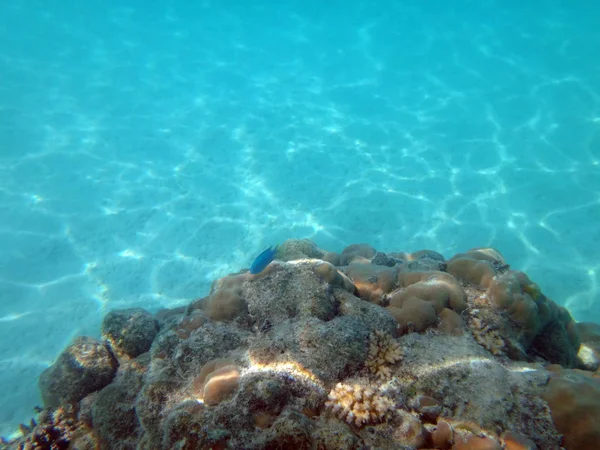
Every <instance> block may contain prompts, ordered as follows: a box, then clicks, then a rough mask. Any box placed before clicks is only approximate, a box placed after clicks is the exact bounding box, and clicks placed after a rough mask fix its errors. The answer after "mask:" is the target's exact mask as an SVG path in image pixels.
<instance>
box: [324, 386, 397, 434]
mask: <svg viewBox="0 0 600 450" xmlns="http://www.w3.org/2000/svg"><path fill="white" fill-rule="evenodd" d="M325 406H327V407H328V408H331V410H332V411H333V413H334V414H335V415H336V416H338V417H339V418H340V419H343V420H345V421H346V422H347V423H349V424H355V425H356V426H359V427H360V426H362V425H364V424H367V423H376V422H380V421H383V420H385V419H386V418H387V417H388V416H389V414H390V413H391V412H392V411H393V409H394V402H393V401H392V399H391V398H390V397H388V396H387V395H385V394H384V393H383V392H381V391H380V390H379V389H375V388H372V387H367V386H363V385H360V384H354V385H349V384H343V383H338V384H337V385H336V386H335V387H334V388H333V389H332V390H331V392H329V400H328V401H327V402H326V403H325Z"/></svg>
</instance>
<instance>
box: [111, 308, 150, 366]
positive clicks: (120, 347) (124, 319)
mask: <svg viewBox="0 0 600 450" xmlns="http://www.w3.org/2000/svg"><path fill="white" fill-rule="evenodd" d="M156 333H158V321H157V320H156V319H155V318H154V317H153V316H152V314H150V313H149V312H148V311H145V310H143V309H141V308H132V309H123V310H118V311H111V312H109V313H108V314H107V315H106V316H105V317H104V320H103V321H102V336H103V337H104V339H106V340H107V341H108V342H109V344H110V346H111V348H112V349H113V350H114V351H115V352H117V353H119V352H122V353H125V354H126V355H128V356H130V357H132V358H135V357H136V356H139V355H141V354H142V353H144V352H147V351H148V350H150V346H151V345H152V341H153V340H154V337H155V336H156Z"/></svg>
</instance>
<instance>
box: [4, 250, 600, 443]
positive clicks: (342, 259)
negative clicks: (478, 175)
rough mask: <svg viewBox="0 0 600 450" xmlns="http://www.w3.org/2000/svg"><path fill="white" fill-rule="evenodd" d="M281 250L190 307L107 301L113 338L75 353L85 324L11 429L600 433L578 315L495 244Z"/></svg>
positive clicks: (82, 438)
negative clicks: (86, 353) (91, 360)
mask: <svg viewBox="0 0 600 450" xmlns="http://www.w3.org/2000/svg"><path fill="white" fill-rule="evenodd" d="M279 257H280V259H279V260H276V261H274V262H272V263H271V264H270V265H269V266H268V267H267V268H266V269H265V270H264V271H263V272H261V273H259V274H254V275H252V274H249V273H248V272H247V271H243V272H241V273H238V274H234V275H230V276H227V277H224V278H222V279H219V280H216V281H215V282H214V283H213V286H212V288H211V291H210V293H209V295H208V296H207V297H205V298H201V299H198V300H195V301H192V302H190V304H189V305H188V306H187V307H185V308H179V309H175V310H163V311H160V312H158V313H157V314H155V315H151V314H150V313H148V312H144V311H140V310H126V311H121V312H112V313H109V315H107V317H106V319H105V323H104V324H103V330H104V337H105V339H106V340H105V342H93V343H88V344H86V345H88V346H89V345H92V346H93V349H95V350H94V351H96V352H98V354H99V355H100V354H102V358H101V359H98V361H97V363H96V365H89V366H87V367H86V366H82V367H77V365H76V364H75V363H76V361H77V358H75V357H74V356H73V355H74V354H75V353H77V352H75V350H78V349H79V347H81V341H76V342H75V343H74V346H71V347H69V348H68V349H67V350H65V352H64V353H63V354H62V355H61V356H60V357H59V358H58V360H57V362H56V363H55V364H54V365H53V366H52V367H51V368H49V369H48V371H47V372H46V373H45V374H44V375H43V376H42V377H41V380H40V388H41V390H42V395H43V398H44V399H45V401H46V404H45V409H43V410H42V412H41V413H40V414H39V416H38V419H37V422H36V421H32V423H31V424H30V425H23V426H22V429H21V431H22V432H23V437H21V438H19V439H18V440H16V441H13V442H11V443H6V444H4V445H5V446H7V447H9V448H49V447H48V445H50V444H49V443H53V444H52V445H55V447H56V448H68V446H69V445H70V446H71V448H79V449H88V448H89V449H92V448H103V449H104V448H106V449H241V448H243V449H257V450H258V449H275V448H294V449H363V448H382V449H387V448H389V449H392V448H393V449H398V448H400V449H402V448H404V449H413V448H417V449H434V448H435V449H453V450H461V449H502V448H505V449H511V450H512V449H548V450H552V449H561V448H568V449H584V448H587V447H585V446H586V445H588V444H589V443H590V442H597V440H598V439H600V431H599V430H600V413H599V410H598V408H597V407H596V408H593V407H590V404H589V403H590V401H591V402H592V403H593V402H594V401H596V400H595V399H597V398H598V393H599V392H600V375H598V373H597V372H593V371H591V370H585V369H586V368H587V369H590V368H592V369H596V368H597V366H593V365H591V364H590V363H589V362H583V361H581V358H580V357H578V356H577V355H578V351H579V347H580V337H579V334H578V331H577V326H576V324H575V322H574V321H573V319H572V318H571V317H570V315H569V313H568V312H567V311H566V310H565V309H564V308H562V307H560V306H559V305H557V304H556V303H554V302H553V301H552V300H550V299H549V298H547V297H546V296H545V295H544V294H543V293H542V291H541V289H540V288H539V287H538V286H537V285H536V284H535V283H533V282H532V281H531V280H529V278H528V277H527V275H526V274H524V273H522V272H519V271H515V270H512V269H511V268H510V267H509V266H508V264H507V263H506V262H505V261H504V259H503V257H502V255H501V254H500V253H499V252H497V251H496V250H494V249H473V250H470V251H468V252H465V253H462V254H459V255H456V256H454V257H452V258H451V259H449V260H446V259H445V258H444V257H443V256H442V255H440V254H439V253H436V252H434V251H430V250H422V251H418V252H414V253H407V252H394V253H388V254H384V253H382V252H379V251H377V250H376V249H375V248H373V247H371V246H369V245H367V244H355V245H352V246H349V247H348V248H346V249H345V250H344V251H342V252H341V254H336V253H334V252H327V251H324V250H321V249H319V248H318V247H317V246H316V245H315V244H314V243H312V242H310V241H307V240H301V241H296V240H290V241H287V242H286V243H284V244H283V245H282V246H281V247H280V253H279ZM79 339H81V338H79ZM588 341H589V339H588ZM78 342H79V344H78ZM78 346H79V347H78ZM90 348H91V347H90ZM79 350H80V349H79ZM572 370H577V372H576V376H575V375H571V372H569V371H572ZM573 373H575V372H573ZM70 386H75V387H76V388H73V387H70ZM561 399H568V400H569V404H568V408H567V407H566V406H565V403H564V402H562V400H561ZM590 399H591V400H590ZM44 445H46V447H45V446H44ZM60 445H64V446H63V447H61V446H60Z"/></svg>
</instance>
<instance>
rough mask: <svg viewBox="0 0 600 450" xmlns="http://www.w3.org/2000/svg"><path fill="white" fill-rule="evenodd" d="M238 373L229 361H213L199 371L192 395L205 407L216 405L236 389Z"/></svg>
mask: <svg viewBox="0 0 600 450" xmlns="http://www.w3.org/2000/svg"><path fill="white" fill-rule="evenodd" d="M239 380H240V372H239V370H238V368H237V367H236V366H235V363H234V361H233V360H231V359H213V360H211V361H209V362H207V363H206V364H204V366H202V369H200V374H199V375H198V376H197V377H196V379H195V380H194V382H193V386H192V389H193V390H194V393H195V394H196V395H197V396H198V397H199V398H200V399H201V400H203V401H204V403H206V404H207V405H216V404H218V403H220V402H221V401H223V400H224V399H225V398H226V397H228V396H229V395H230V394H231V393H232V392H233V391H235V390H236V389H237V387H238V384H239Z"/></svg>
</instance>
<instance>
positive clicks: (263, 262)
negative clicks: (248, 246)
mask: <svg viewBox="0 0 600 450" xmlns="http://www.w3.org/2000/svg"><path fill="white" fill-rule="evenodd" d="M278 247H279V246H278V245H276V246H275V248H272V247H269V248H268V249H266V250H265V251H264V252H262V253H261V254H260V255H258V256H257V257H256V259H255V260H254V262H253V263H252V265H251V266H250V273H251V274H252V275H255V274H257V273H261V272H262V271H263V270H265V267H267V266H268V265H269V263H270V262H271V261H273V260H274V259H275V255H276V254H277V248H278Z"/></svg>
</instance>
